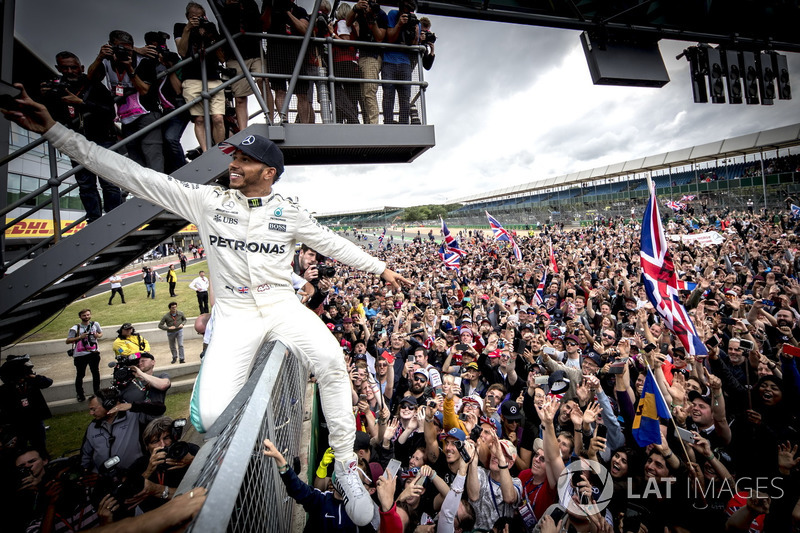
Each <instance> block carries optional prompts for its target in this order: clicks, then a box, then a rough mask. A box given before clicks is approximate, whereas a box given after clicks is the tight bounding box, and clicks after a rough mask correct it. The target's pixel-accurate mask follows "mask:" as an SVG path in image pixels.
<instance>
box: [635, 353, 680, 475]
mask: <svg viewBox="0 0 800 533" xmlns="http://www.w3.org/2000/svg"><path fill="white" fill-rule="evenodd" d="M644 364H645V366H647V370H648V371H649V372H650V373H651V374H653V379H655V377H656V375H655V373H654V372H653V369H652V368H651V367H650V362H649V361H648V360H647V357H645V358H644ZM662 372H663V370H662ZM656 390H658V396H659V397H660V398H661V401H662V402H664V405H667V400H666V399H664V393H663V392H661V387H660V386H659V384H658V380H656ZM669 407H670V408H671V407H672V405H670V406H669ZM669 414H670V417H669V419H670V421H671V422H672V429H673V430H674V432H675V434H676V435H677V436H678V442H680V443H681V448H683V456H684V457H686V462H687V463H688V462H689V452H688V450H687V449H686V444H685V443H684V442H683V439H682V438H681V435H680V433H679V432H678V424H677V423H676V422H675V415H674V414H673V413H672V409H670V413H669Z"/></svg>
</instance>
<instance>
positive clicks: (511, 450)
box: [500, 439, 517, 461]
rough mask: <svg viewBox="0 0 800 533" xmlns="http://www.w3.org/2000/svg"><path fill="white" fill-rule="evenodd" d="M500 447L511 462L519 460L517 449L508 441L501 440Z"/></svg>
mask: <svg viewBox="0 0 800 533" xmlns="http://www.w3.org/2000/svg"><path fill="white" fill-rule="evenodd" d="M500 446H501V447H502V448H503V453H504V454H506V457H508V459H509V461H513V460H515V459H516V458H517V447H516V446H514V445H513V444H512V443H511V441H510V440H508V439H500Z"/></svg>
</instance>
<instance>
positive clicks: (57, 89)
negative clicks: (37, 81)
mask: <svg viewBox="0 0 800 533" xmlns="http://www.w3.org/2000/svg"><path fill="white" fill-rule="evenodd" d="M42 89H45V90H48V91H51V92H50V94H51V95H53V96H54V97H56V98H61V97H62V96H66V95H67V91H68V90H69V82H68V81H67V80H66V79H64V76H61V77H60V78H55V79H53V80H48V81H46V82H44V83H42Z"/></svg>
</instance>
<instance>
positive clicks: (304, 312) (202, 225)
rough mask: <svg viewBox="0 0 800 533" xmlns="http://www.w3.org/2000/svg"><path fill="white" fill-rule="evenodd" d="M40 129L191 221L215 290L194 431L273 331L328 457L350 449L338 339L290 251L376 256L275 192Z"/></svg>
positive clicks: (360, 258)
mask: <svg viewBox="0 0 800 533" xmlns="http://www.w3.org/2000/svg"><path fill="white" fill-rule="evenodd" d="M45 137H46V138H47V139H48V140H49V141H50V142H52V143H53V145H54V146H55V147H56V148H58V149H59V150H61V151H62V152H63V153H65V154H67V155H68V156H69V157H71V158H72V159H75V160H76V161H80V162H81V163H83V164H84V165H85V166H86V168H88V169H89V170H91V171H92V172H95V173H96V174H98V175H99V176H102V177H103V178H105V179H107V180H108V181H110V182H112V183H114V184H116V185H119V186H121V187H124V188H125V189H127V190H128V191H130V192H131V193H133V194H134V195H136V196H138V197H140V198H144V199H145V200H148V201H150V202H152V203H154V204H156V205H159V206H161V207H163V208H164V209H167V210H168V211H171V212H173V213H175V214H177V215H180V216H182V217H184V218H185V219H187V220H190V221H193V222H194V223H195V224H196V225H197V228H198V232H199V233H200V238H201V240H202V243H203V244H204V246H205V249H206V251H207V252H208V270H209V272H208V274H209V277H210V279H211V284H212V286H213V289H214V297H215V302H214V333H213V335H212V338H211V343H210V344H209V346H208V349H207V350H206V354H205V357H204V359H203V363H202V366H201V369H200V374H199V376H198V377H197V381H196V382H195V386H194V392H193V393H192V401H191V420H192V423H193V424H194V425H195V427H196V428H197V429H198V431H201V432H203V431H205V430H206V429H207V428H208V427H210V426H211V424H213V422H214V421H215V420H216V419H217V417H218V416H219V415H220V413H222V411H223V410H224V409H225V407H226V406H227V405H228V403H229V402H230V401H231V400H232V399H233V397H234V396H235V395H236V393H237V392H238V391H239V390H240V389H241V387H242V386H243V385H244V383H245V381H246V379H247V375H248V371H249V369H250V366H251V364H252V362H253V359H254V355H255V353H256V350H257V348H258V347H259V345H260V344H261V343H262V342H263V341H264V340H265V339H267V340H268V339H273V338H274V339H279V340H280V341H281V342H283V343H284V344H286V345H287V347H288V348H289V349H290V350H292V352H293V353H295V354H296V355H297V356H298V357H301V358H302V360H303V362H304V363H305V364H306V365H307V366H308V368H309V369H310V370H311V371H312V372H314V374H315V375H316V377H317V380H318V383H319V390H320V397H321V400H322V408H323V411H324V413H325V418H326V419H327V422H328V428H329V430H330V445H331V446H332V447H333V449H334V452H335V454H336V459H337V460H341V461H345V460H347V459H348V458H350V457H352V456H354V453H353V441H354V439H355V424H354V423H353V406H352V399H351V395H350V387H349V383H348V380H349V376H348V374H347V368H346V366H345V362H344V357H343V355H342V349H341V347H340V346H339V344H338V343H337V342H336V340H335V338H334V337H333V335H331V333H330V331H329V330H328V328H327V327H325V324H324V323H323V322H322V321H321V320H320V319H319V317H317V316H316V315H315V314H314V313H313V312H311V311H310V310H309V309H307V308H306V307H305V306H304V305H302V304H301V303H300V301H299V300H298V299H297V297H296V296H295V292H294V289H293V288H292V283H291V277H290V273H291V271H292V269H291V260H292V257H293V254H294V251H295V242H303V243H304V244H306V245H308V246H309V247H310V248H313V249H314V250H316V251H318V252H320V253H322V254H324V255H326V256H329V257H333V258H335V259H337V260H338V261H341V262H342V263H344V264H346V265H349V266H351V267H355V268H358V269H360V270H364V271H367V272H371V273H373V274H381V273H382V272H383V271H384V269H385V268H386V265H385V263H383V262H382V261H379V260H378V259H376V258H374V257H372V256H370V255H369V254H367V253H366V252H364V251H362V250H361V249H359V248H358V247H357V246H355V245H354V244H352V243H351V242H350V241H348V240H346V239H344V238H342V237H339V236H337V235H336V234H334V233H333V232H331V231H330V230H329V229H327V228H325V227H324V226H321V225H320V224H319V223H318V222H317V221H316V220H314V218H313V217H312V216H311V215H310V214H309V213H308V211H306V210H304V209H302V208H301V207H300V206H299V205H297V204H296V203H295V202H293V201H291V200H288V199H285V198H283V197H282V196H280V195H278V194H272V195H271V196H268V197H263V198H246V197H245V196H244V195H242V194H241V193H239V192H238V191H235V190H226V189H223V188H221V187H217V186H210V185H197V184H194V183H186V182H182V181H179V180H176V179H175V178H172V177H171V176H167V175H165V174H161V173H159V172H156V171H154V170H150V169H148V168H144V167H141V166H139V165H137V164H136V163H134V162H133V161H131V160H130V159H128V158H126V157H124V156H121V155H119V154H117V153H115V152H111V151H109V150H106V149H103V148H100V147H98V146H97V145H95V144H94V143H91V142H89V141H87V140H86V139H85V138H84V137H83V136H81V135H80V134H77V133H75V132H73V131H71V130H68V129H67V128H65V127H63V126H62V125H60V124H57V125H55V126H53V127H52V128H51V129H50V130H49V131H48V132H47V133H46V134H45Z"/></svg>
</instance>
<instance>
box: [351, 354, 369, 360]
mask: <svg viewBox="0 0 800 533" xmlns="http://www.w3.org/2000/svg"><path fill="white" fill-rule="evenodd" d="M366 360H367V354H365V353H357V354H355V355H354V356H353V361H366Z"/></svg>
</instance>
